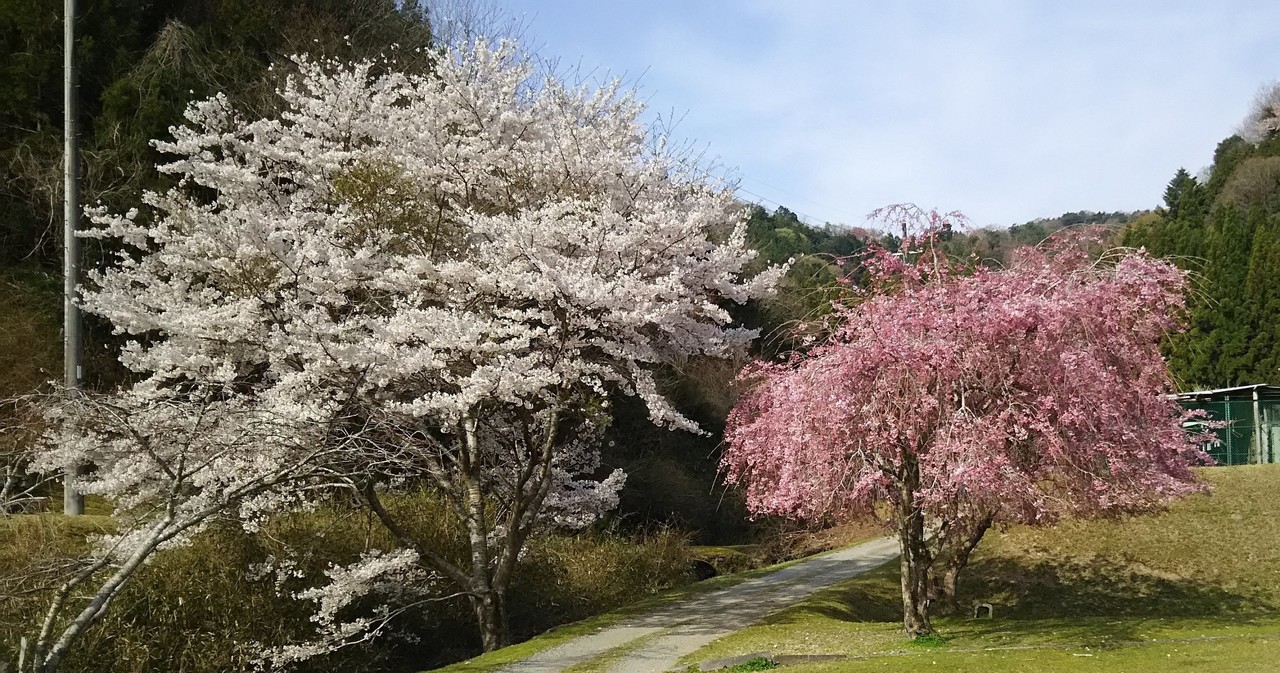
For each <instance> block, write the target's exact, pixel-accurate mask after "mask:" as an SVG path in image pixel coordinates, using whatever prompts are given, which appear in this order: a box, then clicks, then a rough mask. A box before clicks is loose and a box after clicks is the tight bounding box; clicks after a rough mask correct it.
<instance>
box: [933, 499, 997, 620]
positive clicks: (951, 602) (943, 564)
mask: <svg viewBox="0 0 1280 673" xmlns="http://www.w3.org/2000/svg"><path fill="white" fill-rule="evenodd" d="M994 520H995V515H994V514H986V515H982V516H980V517H979V518H978V519H977V520H975V521H973V522H972V523H970V524H969V525H968V526H964V527H962V528H961V529H959V530H956V531H955V532H954V533H951V534H950V535H948V539H946V540H942V541H941V543H940V544H939V547H938V554H937V555H935V556H934V558H933V563H932V568H931V569H930V592H931V593H932V594H933V596H934V599H935V600H936V601H937V603H938V604H940V605H941V606H942V608H943V609H944V610H945V611H946V612H948V613H951V612H955V610H956V608H957V604H956V582H957V580H958V579H959V577H960V571H962V570H964V569H965V567H966V566H967V565H969V557H970V556H971V555H972V554H973V550H974V549H977V547H978V543H980V542H982V537H983V536H984V535H986V533H987V530H988V529H990V528H991V524H992V523H993V522H994Z"/></svg>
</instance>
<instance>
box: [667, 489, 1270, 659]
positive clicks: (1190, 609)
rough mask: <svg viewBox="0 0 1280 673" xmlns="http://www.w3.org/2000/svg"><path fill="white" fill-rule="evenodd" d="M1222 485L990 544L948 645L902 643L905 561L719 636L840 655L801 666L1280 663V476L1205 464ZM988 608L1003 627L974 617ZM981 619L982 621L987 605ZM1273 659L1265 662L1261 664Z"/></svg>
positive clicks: (722, 648)
mask: <svg viewBox="0 0 1280 673" xmlns="http://www.w3.org/2000/svg"><path fill="white" fill-rule="evenodd" d="M1203 475H1204V476H1205V477H1206V478H1207V479H1208V480H1209V482H1210V483H1212V484H1213V486H1214V492H1213V493H1212V494H1211V495H1199V496H1194V497H1192V498H1188V499H1187V500H1185V501H1183V502H1180V503H1177V504H1175V505H1174V506H1173V507H1171V508H1170V510H1169V511H1168V512H1165V513H1163V514H1160V515H1155V516H1144V517H1134V518H1129V519H1125V520H1117V521H1094V522H1075V521H1073V522H1066V523H1064V524H1062V525H1059V526H1056V527H1054V528H1051V529H1041V530H1037V529H1031V528H1024V527H1015V528H1011V529H1009V530H1006V531H1001V532H993V533H992V534H990V535H988V538H987V539H986V540H984V542H983V544H982V546H981V547H980V548H979V550H978V552H977V554H975V558H974V560H973V562H972V564H971V566H970V568H969V569H968V570H967V571H966V572H967V576H966V577H964V579H962V582H961V587H960V591H961V600H960V603H961V606H962V613H965V612H967V614H957V615H954V616H950V617H941V618H937V619H935V621H934V623H935V626H936V627H937V628H938V629H939V632H940V634H941V636H943V637H944V638H945V640H942V639H939V640H938V641H933V642H931V643H930V645H931V647H920V646H919V645H917V644H915V643H911V642H910V641H908V640H907V639H906V638H904V637H903V635H902V632H901V628H900V621H899V620H900V619H901V600H900V597H899V596H900V595H899V587H898V573H897V566H896V564H890V565H888V566H885V567H882V568H880V569H878V570H876V571H873V572H871V573H868V574H867V575H864V576H862V577H860V578H858V579H855V580H852V581H849V582H846V583H843V584H841V585H839V586H837V587H833V588H832V589H829V590H827V591H824V592H820V593H818V594H815V595H814V596H813V597H811V598H810V599H809V600H807V601H805V602H804V603H801V604H800V605H797V606H794V607H792V608H789V609H787V610H784V611H782V612H779V613H776V614H774V615H773V616H771V617H770V618H768V619H767V620H766V621H765V622H764V623H762V624H760V625H757V626H755V627H752V628H749V629H746V630H744V631H741V632H738V633H736V634H734V635H732V636H729V637H727V638H724V639H721V640H719V641H717V642H715V643H713V644H712V645H710V646H709V647H707V648H704V649H703V650H701V651H699V652H697V653H695V654H694V655H692V656H690V657H688V658H687V662H688V663H695V662H698V661H705V660H708V659H713V658H720V657H730V656H734V655H740V654H743V653H746V652H765V653H768V654H769V655H771V656H774V655H783V654H828V655H831V654H834V655H845V656H847V657H849V659H848V660H844V661H836V662H824V663H809V664H803V665H800V666H797V667H795V669H796V670H797V671H801V670H803V671H810V670H812V671H827V670H831V671H836V670H859V671H861V670H874V671H908V670H916V669H918V668H919V667H921V666H930V667H932V666H934V665H935V664H936V665H937V670H947V671H984V672H989V671H1023V670H1035V671H1046V672H1054V671H1064V672H1065V671H1086V670H1088V671H1099V670H1106V671H1113V670H1114V671H1127V672H1144V671H1152V672H1154V671H1159V672H1160V673H1166V672H1167V671H1180V670H1186V671H1192V670H1214V671H1240V672H1247V671H1271V670H1275V662H1276V661H1277V660H1280V502H1278V501H1277V500H1276V499H1275V498H1274V497H1273V494H1274V493H1275V491H1276V490H1277V488H1280V466H1253V467H1232V468H1211V469H1206V470H1205V471H1204V472H1203ZM980 603H988V604H990V605H991V606H992V608H993V611H994V618H991V619H988V618H986V617H985V614H984V616H983V618H981V619H974V618H973V613H972V609H973V606H975V605H976V604H980ZM984 612H985V611H984ZM1262 662H1265V663H1262Z"/></svg>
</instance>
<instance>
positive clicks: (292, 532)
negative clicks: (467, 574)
mask: <svg viewBox="0 0 1280 673" xmlns="http://www.w3.org/2000/svg"><path fill="white" fill-rule="evenodd" d="M388 507H393V508H395V509H397V510H400V511H402V512H412V513H413V515H414V516H413V521H414V526H415V534H416V535H419V536H421V537H420V539H424V540H430V541H432V544H433V545H434V546H435V548H437V549H441V550H450V549H453V548H456V547H457V546H459V545H461V544H462V541H463V538H462V535H461V532H462V531H461V530H460V528H459V527H458V526H457V525H456V522H455V521H454V519H453V518H452V517H451V516H448V515H447V510H446V509H445V508H444V505H443V503H441V502H440V501H439V500H438V499H437V498H435V497H433V496H432V495H431V494H429V493H423V494H418V495H415V496H411V497H410V496H405V497H401V498H397V499H394V500H391V501H389V502H388ZM109 526H110V521H109V519H107V518H105V517H82V518H75V519H70V518H63V517H60V516H55V515H42V516H11V517H4V518H0V582H4V583H3V584H0V648H2V649H0V664H2V663H4V662H5V661H10V662H11V661H12V660H14V659H16V651H15V650H16V644H17V642H18V639H19V637H21V636H23V635H25V636H28V637H31V636H32V635H34V633H35V631H36V628H37V627H36V623H37V620H38V619H39V618H40V617H41V616H42V614H43V610H44V609H45V607H46V606H47V604H48V600H49V595H50V591H49V590H46V591H42V592H40V591H38V592H33V593H26V594H20V593H19V592H18V591H14V590H13V589H15V588H16V587H18V585H17V584H16V583H15V581H14V579H13V578H16V577H17V576H19V575H22V574H24V573H25V574H30V571H31V570H32V569H36V568H40V567H45V566H46V565H48V564H53V563H57V562H58V561H59V560H65V559H73V558H76V557H78V556H81V555H82V554H83V553H84V552H85V550H87V549H88V546H89V538H90V537H91V536H92V535H95V534H97V533H100V532H103V531H104V530H107V529H108V527H109ZM687 542H688V541H687V537H686V536H685V535H683V534H680V533H677V532H675V531H672V530H659V531H657V532H655V533H653V534H650V535H647V536H644V537H642V538H637V539H629V538H626V537H622V536H619V535H617V534H614V533H600V532H597V533H584V534H581V535H577V536H571V537H570V536H556V535H551V536H543V537H539V538H536V539H535V540H533V541H532V543H531V545H530V548H529V549H528V551H527V552H526V557H525V559H524V561H523V565H522V567H521V570H520V571H519V572H518V574H517V576H516V578H515V582H514V583H513V586H512V589H511V593H510V595H509V597H508V601H509V607H510V615H511V620H512V626H513V627H514V629H513V630H514V635H516V636H517V637H518V638H527V637H530V636H532V635H535V634H536V633H539V632H541V631H543V630H546V629H548V628H551V627H553V626H557V625H559V624H564V623H567V622H570V621H575V620H578V619H582V618H584V617H588V616H591V615H593V614H597V613H599V612H603V611H606V610H610V609H614V608H616V607H618V606H620V605H623V604H626V603H629V602H632V601H635V600H637V599H640V598H643V597H646V596H651V595H653V594H654V593H657V592H659V591H662V590H663V589H667V588H670V587H673V586H677V585H679V584H682V583H686V582H689V581H692V572H691V571H692V557H691V555H690V551H689V547H688V544H687ZM387 546H388V541H387V539H386V538H385V533H384V532H383V530H382V528H381V526H380V524H378V523H377V522H376V521H373V520H371V519H370V518H369V517H368V516H366V515H365V514H364V513H362V512H360V511H358V510H354V509H352V508H350V507H346V506H344V505H343V504H341V503H335V504H333V505H332V506H329V507H325V508H321V509H319V510H317V511H315V512H310V513H306V514H295V515H291V516H287V517H282V518H280V519H278V520H276V521H273V522H272V523H271V524H270V525H269V526H267V527H265V528H264V529H263V530H262V531H261V532H259V533H257V534H249V533H246V532H244V531H243V530H240V529H239V528H236V527H234V526H231V525H218V526H213V527H211V528H209V529H207V530H205V531H204V532H202V533H200V534H199V535H198V536H196V537H195V538H194V539H193V540H192V541H191V543H190V544H189V545H187V546H184V547H180V548H176V549H171V550H167V551H164V552H162V553H160V554H158V555H157V556H156V557H155V559H154V560H153V561H152V562H151V563H150V564H148V565H147V566H146V567H145V568H144V569H143V570H142V571H141V572H140V573H139V574H138V575H137V576H136V577H135V578H134V580H133V581H132V582H131V584H130V585H129V587H128V588H127V589H126V590H125V591H124V592H123V593H122V594H121V595H120V596H119V597H118V598H117V599H116V601H115V602H114V603H113V605H112V607H111V609H110V611H109V612H108V614H107V615H106V617H105V618H104V619H103V621H102V622H101V623H100V624H99V625H97V626H96V627H94V628H93V629H91V630H90V632H89V633H88V634H87V635H86V637H85V639H84V640H83V641H82V642H81V643H80V644H79V645H78V647H77V648H76V650H75V651H74V653H73V654H72V656H71V657H70V658H69V659H68V660H67V661H66V663H65V664H64V668H63V669H62V670H64V671H68V672H70V673H76V672H80V671H84V672H86V673H87V672H89V671H93V672H95V673H96V672H102V673H141V672H142V671H153V670H165V671H177V672H185V673H203V672H205V671H208V672H210V673H212V672H214V671H219V672H221V671H229V670H246V669H248V668H249V667H250V666H251V663H252V660H253V659H254V657H256V656H257V655H259V654H260V653H261V652H262V651H263V649H264V648H265V647H268V646H274V645H281V644H285V643H289V642H297V641H299V640H305V639H306V638H308V636H310V635H311V634H312V633H313V631H312V627H313V624H312V623H311V621H310V616H311V614H312V609H313V608H314V605H313V604H311V603H310V602H307V601H298V600H295V599H293V598H292V597H291V594H292V592H293V591H296V590H298V589H301V588H303V587H305V586H311V585H314V584H317V583H319V581H321V580H322V579H323V572H324V570H325V569H326V568H328V567H329V566H331V565H341V564H347V563H350V562H352V561H355V560H356V559H357V558H358V557H359V556H360V554H361V553H363V552H364V551H367V550H369V549H377V548H385V547H387ZM286 548H287V549H288V550H290V556H291V557H292V558H296V559H298V564H297V566H296V570H297V571H298V573H300V574H301V575H302V577H286V578H284V581H283V583H281V584H279V585H278V582H277V580H278V578H277V577H276V575H275V574H274V573H265V574H264V573H257V574H254V573H249V572H247V571H248V569H249V568H251V567H253V566H254V565H256V564H262V563H263V562H264V561H266V560H268V558H269V557H271V556H276V557H282V556H283V555H284V554H285V552H286ZM459 551H460V550H459ZM60 576H62V575H55V576H53V577H54V578H56V577H60ZM49 584H50V588H52V583H51V582H50V583H49ZM26 586H28V587H30V585H29V584H28V585H26ZM278 586H279V587H280V588H282V589H283V591H282V592H281V591H278V590H277V588H278ZM441 590H442V591H448V592H450V593H451V592H452V590H451V589H448V588H447V587H442V588H441ZM282 594H283V595H282ZM473 620H474V617H473V615H472V612H471V609H470V607H469V605H468V604H467V602H466V601H465V599H463V598H452V599H448V600H442V601H440V602H437V603H432V604H430V605H429V607H427V608H426V609H425V610H422V611H419V612H415V613H412V614H408V615H405V616H404V617H403V618H402V619H401V621H400V622H399V627H400V631H401V632H402V633H407V634H412V636H413V638H408V639H406V638H395V637H390V638H383V639H380V640H379V641H377V642H375V643H374V644H372V645H362V646H355V647H351V648H347V649H344V650H339V651H338V652H336V653H333V654H331V655H328V656H326V657H321V658H317V659H314V660H311V661H309V662H307V663H306V664H305V665H303V666H300V667H299V670H302V671H331V670H342V671H344V672H346V673H361V672H363V671H410V670H413V671H416V670H422V669H423V668H425V667H428V666H433V665H441V664H445V663H449V662H452V661H457V660H460V659H464V658H466V657H469V656H473V655H475V654H478V653H479V650H480V640H479V636H478V631H477V628H476V626H475V624H474V621H473Z"/></svg>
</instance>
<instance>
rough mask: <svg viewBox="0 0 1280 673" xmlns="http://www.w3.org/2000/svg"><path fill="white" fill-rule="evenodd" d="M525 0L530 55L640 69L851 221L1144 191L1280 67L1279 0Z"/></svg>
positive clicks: (984, 217) (748, 161) (757, 188)
mask: <svg viewBox="0 0 1280 673" xmlns="http://www.w3.org/2000/svg"><path fill="white" fill-rule="evenodd" d="M512 6H513V7H514V8H515V9H516V11H529V13H530V14H531V15H532V14H534V11H535V10H534V9H533V8H532V3H528V6H527V8H526V5H525V4H522V3H520V2H516V1H515V0H513V1H512ZM536 11H537V15H536V16H535V18H534V21H533V23H532V25H531V32H532V33H533V34H535V35H537V36H538V37H539V38H540V41H541V42H542V44H543V47H542V49H543V51H544V53H546V52H550V53H556V54H560V55H561V56H563V57H564V58H565V60H567V61H571V62H576V61H578V60H579V59H581V60H582V62H583V63H584V65H588V66H595V65H602V66H605V67H607V68H609V69H612V70H613V71H615V72H619V71H625V72H627V73H632V74H636V73H640V72H644V73H645V74H644V76H643V78H642V79H641V83H642V85H643V89H644V91H645V92H646V93H647V94H648V96H649V99H650V101H651V103H652V105H653V107H654V109H655V111H656V112H657V113H661V114H663V115H666V114H667V113H669V112H670V111H672V110H674V111H675V112H676V113H677V116H681V113H683V121H682V123H681V125H680V126H679V127H678V129H677V130H678V131H679V132H680V133H683V134H685V135H687V136H691V137H694V138H696V139H698V140H699V141H705V142H707V143H709V144H710V148H711V152H712V153H713V154H716V155H719V156H720V157H721V158H722V159H723V161H724V163H726V164H728V165H730V166H737V167H738V168H739V169H740V175H741V176H742V178H743V187H744V188H745V189H748V190H750V191H752V192H755V193H757V194H760V195H762V196H763V197H765V198H767V199H770V200H772V201H774V202H780V203H783V204H785V205H787V206H788V207H790V208H792V209H793V210H796V211H799V212H801V213H808V214H810V215H812V216H815V217H817V218H818V219H820V220H821V219H827V220H834V221H846V222H850V223H855V224H857V223H859V220H860V219H861V217H862V216H863V215H864V214H865V213H866V212H868V211H869V210H871V209H872V208H875V207H877V206H880V205H884V204H886V203H891V202H897V201H906V200H910V201H915V202H917V203H919V204H921V205H924V206H935V205H936V206H939V207H942V208H946V209H953V208H954V209H960V210H963V211H965V212H967V213H969V214H970V215H971V216H972V217H973V218H974V219H975V221H977V222H979V223H984V224H985V223H1002V224H1009V223H1014V222H1020V221H1025V220H1028V219H1031V218H1034V217H1040V216H1052V215H1057V214H1059V213H1061V212H1064V211H1068V210H1078V209H1093V210H1115V209H1135V208H1144V207H1150V206H1153V205H1154V204H1155V203H1157V202H1158V200H1159V198H1160V193H1161V191H1162V189H1163V185H1164V183H1165V182H1167V180H1168V179H1169V178H1170V177H1171V176H1172V175H1173V172H1174V171H1175V170H1176V169H1177V168H1178V167H1180V166H1186V167H1187V168H1189V169H1190V170H1192V171H1195V170H1197V169H1199V168H1200V167H1201V166H1203V165H1204V164H1206V163H1208V161H1209V160H1210V158H1211V156H1212V152H1213V148H1214V146H1215V145H1216V143H1217V141H1218V140H1221V139H1222V138H1223V137H1225V136H1227V135H1229V134H1230V133H1231V131H1232V129H1233V127H1234V125H1235V124H1236V122H1237V121H1238V120H1239V119H1240V118H1241V117H1242V116H1243V114H1244V110H1245V108H1246V106H1247V105H1248V103H1249V101H1250V100H1251V98H1252V96H1253V93H1254V91H1255V90H1256V88H1257V87H1258V85H1260V84H1262V83H1263V82H1265V81H1269V80H1272V79H1275V78H1276V77H1277V76H1280V72H1276V71H1275V70H1276V68H1277V65H1280V64H1277V63H1276V60H1275V59H1274V58H1273V56H1274V54H1273V50H1274V44H1275V38H1276V37H1277V27H1280V6H1277V5H1274V4H1273V3H1264V2H1218V3H1214V4H1212V5H1200V4H1191V3H1178V2H1155V1H1152V2H1147V3H1128V4H1124V5H1119V4H1117V3H1110V2H1101V1H1099V2H1074V3H1038V2H1030V1H1028V2H964V3H960V2H930V3H896V4H894V5H888V4H887V3H863V2H855V3H848V2H836V1H831V2H818V1H804V0H791V1H789V2H785V3H780V2H773V1H768V2H766V1H764V0H759V1H754V2H745V3H742V2H716V3H705V2H704V3H681V2H674V1H672V0H653V1H651V2H647V3H644V4H636V5H632V4H631V3H599V2H585V1H584V2H576V1H574V2H558V3H548V4H545V5H543V6H541V7H539V8H537V10H536Z"/></svg>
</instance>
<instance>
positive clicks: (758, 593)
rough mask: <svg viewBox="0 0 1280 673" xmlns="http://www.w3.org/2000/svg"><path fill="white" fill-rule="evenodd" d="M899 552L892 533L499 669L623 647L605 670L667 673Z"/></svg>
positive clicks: (546, 665)
mask: <svg viewBox="0 0 1280 673" xmlns="http://www.w3.org/2000/svg"><path fill="white" fill-rule="evenodd" d="M897 556H898V542H897V540H896V539H895V538H891V537H886V538H877V539H875V540H871V541H870V542H864V543H862V544H859V545H854V546H852V547H848V548H846V549H841V550H839V551H835V552H831V553H828V554H823V555H821V556H815V557H813V558H810V559H806V560H804V561H800V562H799V563H796V564H794V565H791V566H788V567H786V568H783V569H782V570H779V571H777V572H774V573H770V574H768V575H764V576H761V577H757V578H754V579H751V580H748V581H746V582H743V583H741V584H737V585H734V586H731V587H725V588H724V589H720V590H717V591H713V592H710V593H707V594H703V595H701V596H695V597H692V598H689V599H688V600H684V601H681V602H678V603H674V604H672V605H666V606H663V607H661V608H658V609H656V610H654V611H653V612H651V613H648V614H645V615H640V616H636V617H632V618H630V619H628V620H626V621H624V622H621V623H619V624H615V625H614V626H610V627H606V628H604V629H601V630H600V631H597V632H596V633H593V634H591V635H587V636H582V637H580V638H575V639H573V640H570V641H568V642H566V643H564V644H561V645H558V646H556V647H553V648H551V649H549V650H546V651H544V652H540V653H538V654H535V655H533V656H532V657H530V658H528V659H525V660H523V661H519V662H516V663H514V664H511V665H509V666H506V667H504V668H502V669H501V671H500V673H559V672H560V671H563V670H565V669H567V668H569V667H570V666H574V665H576V664H580V663H583V662H586V661H590V660H592V659H595V658H597V657H600V656H603V655H606V654H609V653H610V652H611V651H613V650H619V648H622V649H621V650H620V651H619V655H620V656H618V658H617V659H616V660H615V661H614V662H613V663H612V664H611V666H610V667H609V668H608V673H660V672H661V671H669V670H672V669H673V668H675V667H676V663H677V662H678V661H679V660H680V658H681V657H683V656H685V655H688V654H692V653H693V652H696V651H697V650H699V649H701V648H702V647H703V646H705V645H707V644H708V643H710V642H712V641H713V640H716V639H718V638H721V637H723V636H726V635H729V634H730V633H733V632H734V631H738V630H740V629H743V628H745V627H747V626H750V625H752V624H754V623H755V622H757V621H759V620H760V619H762V618H764V617H765V616H766V615H768V614H770V613H772V612H775V611H777V610H781V609H783V608H785V607H788V606H790V605H793V604H795V603H797V602H799V601H801V600H803V599H804V598H806V597H807V596H809V595H810V594H812V593H814V592H816V591H819V590H821V589H825V588H827V587H829V586H831V585H833V584H836V583H837V582H841V581H844V580H847V579H849V578H851V577H855V576H857V575H861V574H862V573H864V572H866V571H868V570H871V569H873V568H877V567H879V566H881V565H884V564H885V563H887V562H889V561H891V560H893V559H894V558H896V557H897ZM641 639H643V640H641Z"/></svg>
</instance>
